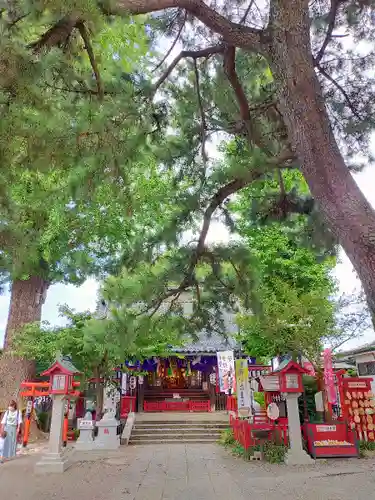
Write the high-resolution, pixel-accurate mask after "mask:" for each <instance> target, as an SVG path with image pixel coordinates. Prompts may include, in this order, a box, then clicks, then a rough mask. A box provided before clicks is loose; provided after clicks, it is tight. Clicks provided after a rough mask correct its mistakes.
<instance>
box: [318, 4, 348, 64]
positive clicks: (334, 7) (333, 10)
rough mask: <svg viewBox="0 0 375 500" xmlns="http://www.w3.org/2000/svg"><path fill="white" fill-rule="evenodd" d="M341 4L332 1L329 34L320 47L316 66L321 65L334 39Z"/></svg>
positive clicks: (328, 19) (329, 14)
mask: <svg viewBox="0 0 375 500" xmlns="http://www.w3.org/2000/svg"><path fill="white" fill-rule="evenodd" d="M340 3H342V0H331V9H330V11H329V13H328V17H327V21H328V28H327V33H326V37H325V39H324V41H323V44H322V46H321V47H320V49H319V51H318V53H317V55H316V57H315V60H314V62H315V65H319V63H320V61H321V60H322V58H323V56H324V54H325V51H326V48H327V46H328V44H329V42H330V41H331V39H332V33H333V30H334V29H335V22H336V15H337V10H338V8H339V5H340Z"/></svg>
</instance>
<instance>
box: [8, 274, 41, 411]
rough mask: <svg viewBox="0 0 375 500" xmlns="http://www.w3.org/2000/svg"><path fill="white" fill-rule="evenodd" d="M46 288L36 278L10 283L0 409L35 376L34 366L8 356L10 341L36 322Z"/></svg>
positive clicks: (10, 355)
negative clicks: (24, 382) (24, 328)
mask: <svg viewBox="0 0 375 500" xmlns="http://www.w3.org/2000/svg"><path fill="white" fill-rule="evenodd" d="M48 285H49V283H48V282H47V281H45V280H44V279H43V278H41V277H39V276H31V277H30V278H29V279H28V280H15V281H14V282H13V284H12V293H11V299H10V308H9V315H8V323H7V328H6V332H5V339H4V353H3V355H2V356H1V358H0V409H1V408H2V406H4V404H6V401H7V400H9V399H12V398H17V396H18V392H19V388H20V383H21V382H22V381H23V380H25V379H30V378H32V377H33V376H34V375H35V372H34V363H32V362H30V361H28V360H26V359H21V358H18V357H16V356H13V355H12V352H11V350H12V342H13V340H14V338H15V336H16V335H17V331H18V330H19V329H20V328H21V327H22V326H23V325H25V324H27V323H31V322H35V321H40V319H41V315H42V306H43V303H44V301H45V296H46V292H47V289H48Z"/></svg>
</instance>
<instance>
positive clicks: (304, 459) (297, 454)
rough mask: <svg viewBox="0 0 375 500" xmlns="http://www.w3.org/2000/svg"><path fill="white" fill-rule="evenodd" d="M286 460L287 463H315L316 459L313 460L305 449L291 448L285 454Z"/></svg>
mask: <svg viewBox="0 0 375 500" xmlns="http://www.w3.org/2000/svg"><path fill="white" fill-rule="evenodd" d="M284 462H285V463H286V464H287V465H313V464H314V463H315V460H313V459H312V458H311V457H310V455H308V454H307V453H306V452H305V450H298V451H295V450H291V449H289V450H288V451H287V453H286V455H285V459H284Z"/></svg>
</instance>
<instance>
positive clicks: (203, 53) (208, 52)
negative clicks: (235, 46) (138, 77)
mask: <svg viewBox="0 0 375 500" xmlns="http://www.w3.org/2000/svg"><path fill="white" fill-rule="evenodd" d="M223 52H224V46H223V45H214V46H212V47H207V48H205V49H201V50H182V51H181V52H180V53H179V55H178V56H177V57H175V58H174V60H173V61H172V62H171V64H170V65H169V66H168V68H167V69H166V70H165V71H164V73H163V74H162V75H161V76H160V78H159V79H158V80H157V82H156V83H155V85H153V90H152V95H155V93H156V92H157V91H158V89H159V87H161V85H163V83H164V82H165V80H166V79H167V78H168V77H169V75H170V74H171V73H172V71H173V70H174V69H175V67H176V66H177V64H178V63H179V62H180V61H181V60H182V59H186V58H188V57H190V58H192V59H193V60H196V59H199V58H201V57H207V58H208V57H211V56H213V55H215V54H221V53H223Z"/></svg>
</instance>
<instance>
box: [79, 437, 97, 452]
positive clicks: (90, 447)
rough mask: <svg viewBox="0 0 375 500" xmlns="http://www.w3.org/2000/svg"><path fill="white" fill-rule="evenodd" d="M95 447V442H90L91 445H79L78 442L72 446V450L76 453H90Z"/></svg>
mask: <svg viewBox="0 0 375 500" xmlns="http://www.w3.org/2000/svg"><path fill="white" fill-rule="evenodd" d="M96 448H97V447H96V445H95V441H94V440H92V441H91V443H90V442H89V443H80V442H78V441H77V442H76V444H75V445H74V449H75V450H76V451H92V450H95V449H96Z"/></svg>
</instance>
